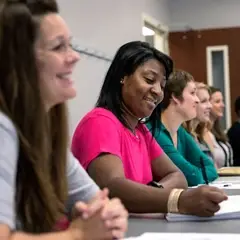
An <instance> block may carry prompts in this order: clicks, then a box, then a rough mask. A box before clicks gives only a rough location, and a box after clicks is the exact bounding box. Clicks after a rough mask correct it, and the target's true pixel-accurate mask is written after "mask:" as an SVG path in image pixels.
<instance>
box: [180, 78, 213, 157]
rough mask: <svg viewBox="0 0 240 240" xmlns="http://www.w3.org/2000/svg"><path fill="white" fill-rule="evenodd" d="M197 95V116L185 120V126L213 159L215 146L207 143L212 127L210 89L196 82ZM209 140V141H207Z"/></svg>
mask: <svg viewBox="0 0 240 240" xmlns="http://www.w3.org/2000/svg"><path fill="white" fill-rule="evenodd" d="M196 95H197V97H198V99H199V103H198V105H197V108H196V110H197V116H196V118H194V119H192V120H190V121H187V122H185V124H184V127H185V128H186V130H187V131H188V132H189V133H190V134H191V135H192V136H193V137H194V139H195V141H196V143H197V144H198V145H199V147H200V149H201V150H202V151H203V152H204V153H205V154H207V155H208V157H209V158H211V159H212V160H213V153H212V151H213V146H212V145H208V144H207V143H206V140H205V139H206V138H207V132H208V131H209V128H210V126H211V125H210V111H211V108H212V104H211V103H210V90H209V88H208V86H207V85H206V84H204V83H201V82H196ZM207 142H209V141H207Z"/></svg>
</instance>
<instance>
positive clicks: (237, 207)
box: [166, 195, 240, 221]
mask: <svg viewBox="0 0 240 240" xmlns="http://www.w3.org/2000/svg"><path fill="white" fill-rule="evenodd" d="M239 203H240V195H236V196H228V200H226V201H223V202H221V203H220V210H219V211H218V212H217V213H215V215H214V216H213V217H198V216H193V215H185V214H173V213H168V214H167V216H166V219H167V220H168V221H212V220H220V219H240V204H239Z"/></svg>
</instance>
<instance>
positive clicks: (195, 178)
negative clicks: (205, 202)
mask: <svg viewBox="0 0 240 240" xmlns="http://www.w3.org/2000/svg"><path fill="white" fill-rule="evenodd" d="M147 126H148V128H149V129H151V125H150V124H147ZM154 137H155V139H156V140H157V142H158V144H159V145H160V146H161V148H162V149H163V150H164V152H165V153H166V154H167V155H168V157H169V158H170V159H171V160H172V161H173V162H174V163H175V165H176V166H177V167H178V168H179V169H181V171H182V172H183V174H184V175H185V177H186V179H187V181H188V185H189V186H196V185H198V184H205V181H204V178H203V174H202V167H201V163H200V159H201V158H202V159H203V163H204V167H205V171H206V175H207V178H208V181H209V182H212V181H214V180H215V179H216V178H217V177H218V174H217V171H216V168H215V167H214V164H213V162H212V161H211V160H210V159H209V158H208V156H207V155H206V154H204V153H203V152H202V151H201V149H200V148H199V146H198V145H197V143H196V142H195V140H194V139H193V137H192V136H191V135H190V134H189V133H188V132H187V131H186V130H185V129H184V128H183V127H180V128H179V129H178V139H177V149H176V148H175V146H174V144H173V141H172V138H171V136H170V134H169V132H168V130H167V129H166V128H165V126H164V125H163V124H161V126H160V128H159V129H156V132H155V135H154Z"/></svg>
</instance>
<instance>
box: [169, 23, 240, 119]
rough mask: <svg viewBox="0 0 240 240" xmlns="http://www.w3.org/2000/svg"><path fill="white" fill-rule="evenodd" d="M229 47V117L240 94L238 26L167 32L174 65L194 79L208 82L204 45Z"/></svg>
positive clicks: (239, 31)
mask: <svg viewBox="0 0 240 240" xmlns="http://www.w3.org/2000/svg"><path fill="white" fill-rule="evenodd" d="M217 45H227V46H228V48H229V72H230V76H229V78H230V99H231V109H232V111H231V113H232V120H235V119H236V115H235V113H234V101H235V99H236V98H237V97H238V96H239V95H240V74H239V72H240V47H239V45H240V27H234V28H222V29H219V28H218V29H207V30H193V31H188V32H170V33H169V51H170V56H171V57H172V58H173V60H174V63H175V68H180V69H184V70H186V71H189V72H190V73H191V74H192V75H193V76H194V78H195V80H196V81H200V82H205V83H207V66H206V48H207V47H208V46H217Z"/></svg>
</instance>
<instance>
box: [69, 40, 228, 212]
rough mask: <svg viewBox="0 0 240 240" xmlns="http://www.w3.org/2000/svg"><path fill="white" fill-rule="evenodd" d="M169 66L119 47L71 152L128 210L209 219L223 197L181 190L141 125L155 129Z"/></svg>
mask: <svg viewBox="0 0 240 240" xmlns="http://www.w3.org/2000/svg"><path fill="white" fill-rule="evenodd" d="M172 68H173V63H172V60H171V59H170V58H169V57H168V56H166V55H165V54H163V53H161V52H159V51H158V50H156V49H155V48H152V47H150V46H149V45H148V44H147V43H144V42H139V41H135V42H129V43H127V44H125V45H123V46H122V47H121V48H120V49H119V50H118V52H117V53H116V55H115V57H114V59H113V62H112V64H111V66H110V68H109V70H108V72H107V75H106V78H105V81H104V83H103V86H102V89H101V92H100V96H99V98H98V101H97V104H96V108H94V109H93V110H92V111H90V112H89V113H88V114H87V115H86V116H85V117H84V118H83V119H82V120H81V122H80V123H79V125H78V126H77V128H76V131H75V133H74V136H73V142H72V152H73V154H74V155H75V157H76V158H77V159H78V160H79V161H80V163H81V164H82V165H83V167H84V168H85V169H86V170H87V171H88V173H89V175H90V176H91V177H92V178H93V179H94V180H95V182H96V183H97V184H98V185H99V186H100V187H101V188H103V187H108V188H109V190H110V195H111V196H112V197H115V196H116V197H119V198H120V199H121V200H122V201H123V203H124V204H125V206H126V208H127V209H128V210H129V211H130V212H135V213H144V212H182V213H191V214H196V215H204V216H209V215H213V214H214V212H216V211H217V210H218V209H219V205H218V203H219V202H221V201H222V200H224V199H225V198H226V197H225V195H224V194H223V193H222V192H221V191H220V190H218V189H215V188H211V187H206V186H204V187H200V188H197V189H192V190H187V191H186V190H184V189H186V188H187V182H186V179H185V177H184V175H183V174H182V172H181V171H180V170H179V169H178V168H177V167H176V166H175V165H174V164H173V163H172V161H171V160H170V159H169V158H168V157H167V155H166V154H165V153H164V152H163V150H162V149H161V147H160V146H159V145H158V144H157V143H156V141H155V140H154V138H152V134H151V133H150V132H149V130H147V128H146V126H145V125H144V124H143V121H142V120H143V119H145V118H147V117H149V121H151V123H152V126H153V131H154V129H155V128H156V126H155V125H156V124H155V123H157V122H159V121H157V120H158V118H159V116H160V108H159V107H157V105H158V104H159V103H160V102H161V101H162V99H163V89H164V86H165V83H166V80H167V78H168V76H169V74H170V73H171V72H172ZM153 186H154V187H153ZM179 189H180V190H179ZM201 200H202V201H201ZM202 203H203V204H202Z"/></svg>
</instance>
